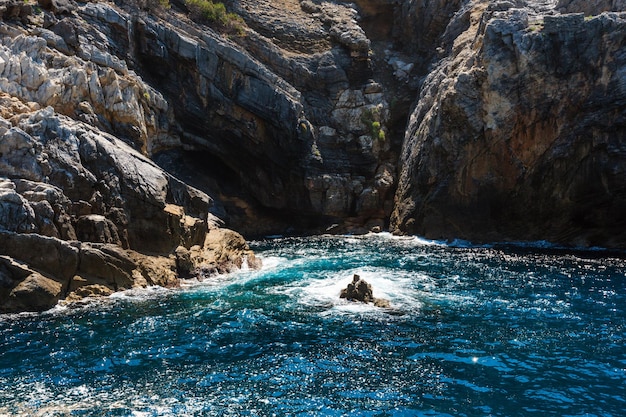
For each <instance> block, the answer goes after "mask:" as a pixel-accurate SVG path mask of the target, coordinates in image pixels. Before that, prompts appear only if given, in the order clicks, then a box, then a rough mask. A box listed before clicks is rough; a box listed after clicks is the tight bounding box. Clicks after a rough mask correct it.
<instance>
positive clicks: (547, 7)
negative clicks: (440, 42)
mask: <svg viewBox="0 0 626 417" xmlns="http://www.w3.org/2000/svg"><path fill="white" fill-rule="evenodd" d="M556 3H557V2H548V1H528V2H523V1H517V2H486V1H471V2H468V3H467V6H466V9H467V13H466V14H465V15H467V17H463V16H465V15H463V16H458V18H459V19H461V18H462V19H465V20H467V22H468V23H469V27H468V28H467V29H466V30H465V31H463V32H462V33H460V34H458V35H456V36H453V38H452V39H453V42H452V44H453V48H452V51H451V54H450V56H448V57H446V58H445V59H442V60H441V61H440V62H439V63H438V65H437V67H436V68H435V69H434V70H433V71H432V72H431V73H430V74H429V75H428V77H427V78H426V80H425V81H424V84H423V87H422V92H421V95H420V99H419V101H418V104H417V106H416V107H415V110H414V111H413V113H412V114H411V117H410V120H409V124H408V126H407V131H406V136H405V143H404V147H403V153H402V157H401V159H400V169H401V171H400V172H401V175H400V180H399V187H398V192H397V194H396V201H395V207H394V212H393V215H392V219H391V223H392V229H393V230H394V231H396V232H401V233H416V234H421V235H425V236H428V237H431V238H450V237H452V236H455V237H461V238H466V239H470V240H477V241H493V240H540V239H545V240H549V241H553V242H560V243H566V244H574V245H581V246H588V245H601V246H618V247H619V246H621V247H623V246H624V245H625V244H626V234H625V233H624V230H626V229H624V227H623V226H624V224H625V222H626V217H625V214H624V213H626V211H625V209H626V193H625V192H624V188H623V187H622V186H621V184H623V183H624V181H626V169H625V168H626V166H625V164H624V161H625V160H624V155H625V154H626V153H625V152H626V143H625V142H624V137H625V130H624V120H625V119H624V118H625V117H626V113H625V112H624V106H623V104H624V97H626V90H625V86H626V79H625V78H624V74H625V70H626V60H625V57H624V55H623V54H622V53H621V52H620V51H621V49H622V45H623V43H624V36H626V15H625V14H624V13H622V12H620V13H602V14H599V13H600V12H604V11H606V10H623V7H622V6H619V5H617V4H615V2H576V1H571V2H566V1H561V2H558V5H557V4H556ZM570 11H571V12H578V11H581V12H583V11H584V12H585V14H583V13H572V14H562V13H561V12H570ZM452 24H454V23H451V25H452Z"/></svg>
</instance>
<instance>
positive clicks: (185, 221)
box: [0, 2, 258, 312]
mask: <svg viewBox="0 0 626 417" xmlns="http://www.w3.org/2000/svg"><path fill="white" fill-rule="evenodd" d="M3 6H4V8H0V13H1V14H2V16H3V18H8V19H19V22H20V23H21V24H19V25H16V24H10V23H4V22H2V23H0V75H1V76H0V255H1V256H2V261H1V262H0V263H1V265H0V270H1V272H0V275H1V284H0V287H1V289H0V311H1V312H13V311H23V310H34V311H37V310H44V309H47V308H50V307H52V306H54V305H55V304H56V303H57V302H58V301H59V300H61V299H68V300H76V299H79V298H80V297H84V296H89V295H107V294H110V293H112V292H115V291H118V290H122V289H128V288H133V287H137V286H139V287H143V286H147V285H162V286H166V287H170V286H176V285H177V284H178V280H179V277H180V276H190V272H191V273H192V274H196V273H198V274H199V273H202V274H207V273H213V272H223V271H226V270H229V268H230V269H232V268H234V267H236V266H238V265H239V266H240V265H241V264H242V263H243V262H244V259H245V258H248V259H251V260H253V261H254V255H253V254H252V253H251V251H250V250H249V248H247V245H246V244H245V241H243V238H241V236H239V235H237V234H236V233H235V232H230V233H231V234H233V235H236V236H239V238H240V239H241V240H242V241H243V243H241V241H238V242H236V243H235V239H234V238H233V237H228V238H227V237H226V235H219V236H220V237H224V240H225V241H224V242H222V246H221V247H220V248H219V250H214V249H213V248H212V247H210V246H209V244H208V243H207V242H210V243H211V244H212V245H215V244H216V243H215V240H219V239H215V238H213V237H212V239H211V240H208V237H207V236H214V234H215V233H214V232H212V233H209V228H215V227H216V225H217V224H219V220H218V219H215V218H214V217H213V216H212V215H210V214H209V209H210V207H211V204H212V200H211V198H210V197H209V196H208V195H206V194H205V193H203V192H201V191H199V190H197V189H194V188H192V187H190V186H188V185H186V184H185V183H183V182H181V181H180V180H178V179H177V178H175V177H174V176H172V175H171V174H168V173H167V172H165V171H163V170H162V169H161V168H160V167H158V166H157V165H156V164H155V163H154V162H152V161H151V160H150V159H148V158H147V157H146V155H145V154H146V153H150V151H152V150H154V146H153V144H155V143H158V144H160V145H159V146H166V145H165V144H166V143H170V140H171V138H172V136H171V135H170V134H171V131H172V130H171V126H170V124H169V123H170V118H169V113H168V105H167V102H166V101H165V100H164V99H163V97H162V96H161V95H160V93H158V92H157V91H156V90H154V89H152V88H150V87H148V86H147V84H145V83H144V82H143V80H142V79H141V78H140V77H139V76H137V75H136V74H134V73H133V72H132V71H129V70H128V69H127V67H126V64H125V62H124V61H122V60H120V59H118V58H117V57H115V56H113V55H111V54H109V53H108V52H107V48H108V47H104V46H102V45H103V44H102V43H101V44H98V43H96V42H91V41H92V40H93V39H91V38H89V36H91V35H93V34H94V33H98V32H97V29H96V28H97V27H96V26H90V25H83V26H81V25H75V22H74V23H69V22H68V21H66V19H68V20H69V19H70V17H69V16H73V17H74V18H76V15H74V14H73V13H75V11H76V8H77V6H76V4H74V3H73V2H67V4H65V3H63V5H62V4H61V3H60V2H52V3H50V5H48V6H45V7H49V8H52V9H54V8H56V9H55V10H56V11H57V14H48V13H46V12H42V11H39V13H37V12H36V11H35V10H34V9H33V8H32V7H30V6H31V5H30V4H28V3H24V2H5V3H4V4H3ZM26 6H29V7H26ZM109 11H110V13H109V14H108V15H107V19H109V20H112V21H115V19H116V18H115V16H116V14H115V12H114V10H113V9H110V10H109ZM86 16H90V15H89V14H88V13H87V14H86ZM61 23H63V25H62V27H63V28H64V30H68V31H69V32H72V33H78V35H77V37H78V38H80V39H81V40H80V41H77V42H76V43H73V44H72V45H73V46H72V48H73V49H71V50H69V49H67V48H66V46H67V44H68V42H67V41H66V42H65V43H63V44H62V43H61V40H59V38H56V37H54V36H52V35H51V34H50V33H48V32H45V30H47V29H42V28H41V27H40V25H43V26H46V27H49V28H52V29H54V28H55V27H56V26H55V25H57V24H61ZM52 29H51V30H52ZM51 33H55V32H51ZM59 36H60V35H59ZM60 45H61V46H60ZM64 45H65V46H64ZM90 48H91V49H90ZM99 48H100V49H99ZM176 143H178V142H176ZM218 233H219V232H218ZM178 248H183V249H186V250H191V249H193V250H195V251H196V252H197V254H196V256H195V258H194V261H195V262H196V263H197V264H199V265H202V266H203V268H202V269H197V270H194V271H189V270H180V269H179V268H178V265H177V259H176V253H175V251H176V249H178ZM227 261H228V263H227ZM250 264H251V266H253V267H254V266H258V262H256V263H255V262H251V263H250Z"/></svg>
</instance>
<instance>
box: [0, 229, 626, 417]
mask: <svg viewBox="0 0 626 417" xmlns="http://www.w3.org/2000/svg"><path fill="white" fill-rule="evenodd" d="M253 247H254V249H255V250H256V252H257V253H258V254H259V256H260V257H261V258H262V259H263V260H264V265H265V266H264V268H263V269H262V270H261V271H242V272H239V273H236V274H232V275H229V276H224V277H220V278H212V279H207V280H205V281H204V282H202V283H195V284H194V283H189V284H188V285H186V286H185V287H184V288H182V289H177V290H162V289H149V290H142V291H132V292H128V293H123V294H118V295H115V296H114V297H112V298H109V299H106V300H100V301H97V302H93V303H91V304H87V305H82V306H78V307H59V308H56V309H54V310H52V311H50V312H46V313H42V314H20V315H7V316H0V416H5V415H7V416H13V415H24V416H26V415H28V416H31V415H34V416H202V415H207V416H209V415H215V416H272V415H276V416H318V415H330V416H342V415H346V416H542V417H544V416H624V415H626V411H625V410H626V344H625V342H626V340H625V339H626V261H625V260H624V259H623V258H622V259H620V257H618V256H615V255H614V254H613V255H611V254H609V253H604V252H601V251H594V252H581V251H574V252H568V251H566V250H557V249H545V248H544V249H541V248H522V247H505V246H501V247H497V246H495V247H494V246H492V247H468V246H459V245H443V244H438V243H436V242H426V241H423V240H420V239H413V238H412V239H397V238H391V237H389V236H387V235H378V236H369V237H365V238H357V237H316V238H307V239H303V238H293V239H275V240H271V241H266V242H254V243H253ZM354 273H358V274H360V275H361V277H362V278H364V279H366V280H367V281H369V282H370V283H371V284H372V286H373V288H374V295H375V296H377V297H383V298H387V299H389V300H390V301H391V304H392V306H393V308H392V309H391V310H382V309H378V308H375V307H373V306H369V305H361V304H356V303H351V302H348V301H345V300H341V299H339V298H338V294H339V291H340V290H341V288H343V287H345V285H346V284H347V283H348V282H350V281H351V279H352V275H353V274H354Z"/></svg>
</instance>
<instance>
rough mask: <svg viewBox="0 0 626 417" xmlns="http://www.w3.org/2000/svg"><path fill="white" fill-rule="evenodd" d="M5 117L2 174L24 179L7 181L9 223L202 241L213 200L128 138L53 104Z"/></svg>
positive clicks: (154, 246) (165, 245) (134, 241)
mask: <svg viewBox="0 0 626 417" xmlns="http://www.w3.org/2000/svg"><path fill="white" fill-rule="evenodd" d="M0 120H2V121H4V123H5V128H4V132H2V131H0V133H3V134H2V136H1V139H0V141H1V142H0V143H1V145H0V146H1V148H2V150H1V152H2V154H3V157H2V159H1V160H0V174H1V175H4V176H6V177H8V178H17V179H16V180H13V179H4V180H2V182H1V183H0V184H3V185H2V188H0V189H1V190H3V191H2V192H0V201H2V203H1V205H0V207H1V208H2V210H1V211H0V216H1V217H2V218H3V220H5V221H3V223H2V226H3V227H4V228H5V229H7V230H12V231H16V232H37V233H41V234H44V235H47V236H54V237H61V238H73V239H76V238H78V239H79V240H84V241H91V242H102V243H116V244H119V245H122V246H124V247H130V248H132V249H135V250H140V251H147V252H157V253H163V252H166V253H167V252H170V251H171V250H173V249H174V248H176V247H177V246H178V245H180V244H183V245H185V246H187V247H190V246H192V245H195V244H201V243H202V242H203V239H204V233H206V231H207V224H206V216H207V212H208V210H209V207H210V204H211V200H210V198H209V197H208V196H207V195H206V194H204V193H202V192H200V191H198V190H195V189H192V188H190V187H188V186H186V185H185V184H183V183H181V182H180V181H178V180H177V179H175V178H174V177H172V176H171V175H169V174H167V173H165V172H164V171H163V170H161V169H160V168H159V167H158V166H156V165H155V164H154V163H153V162H151V161H150V160H149V159H147V158H146V157H144V156H143V155H141V154H140V153H139V152H137V151H135V150H134V149H133V148H131V147H130V146H128V145H127V144H126V143H124V142H123V141H121V140H119V139H117V138H116V137H114V136H111V135H108V134H105V133H103V132H101V131H99V130H97V129H95V128H94V127H92V126H89V125H87V124H85V123H82V122H77V121H74V120H72V119H69V118H67V117H65V116H59V115H58V114H57V113H55V112H54V110H53V109H52V108H51V107H48V108H45V109H43V110H37V111H35V112H31V113H22V114H20V115H16V116H14V117H13V118H12V119H11V122H8V121H6V120H5V119H0ZM61 190H63V191H61ZM173 207H175V209H173ZM37 214H39V215H37Z"/></svg>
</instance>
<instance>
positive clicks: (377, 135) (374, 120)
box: [361, 107, 385, 142]
mask: <svg viewBox="0 0 626 417" xmlns="http://www.w3.org/2000/svg"><path fill="white" fill-rule="evenodd" d="M379 119H380V109H378V108H376V107H375V108H372V109H367V110H366V111H365V112H364V113H363V114H362V116H361V121H362V122H363V123H364V124H365V125H366V126H367V127H368V128H369V131H370V135H371V137H372V139H378V140H379V141H381V142H382V141H384V140H385V131H384V130H383V128H382V125H381V124H380V122H379V121H378V120H379Z"/></svg>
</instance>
